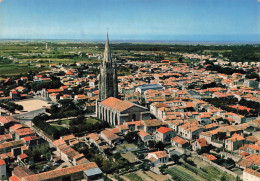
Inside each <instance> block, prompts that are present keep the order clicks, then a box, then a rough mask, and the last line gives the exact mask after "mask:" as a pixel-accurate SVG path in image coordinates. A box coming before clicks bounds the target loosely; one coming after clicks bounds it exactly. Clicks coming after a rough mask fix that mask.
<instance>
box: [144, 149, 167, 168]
mask: <svg viewBox="0 0 260 181" xmlns="http://www.w3.org/2000/svg"><path fill="white" fill-rule="evenodd" d="M147 158H148V160H150V162H152V164H153V165H157V164H161V163H167V162H168V161H169V155H168V154H167V153H166V152H165V151H156V152H152V153H148V156H147Z"/></svg>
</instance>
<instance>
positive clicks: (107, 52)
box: [103, 33, 112, 63]
mask: <svg viewBox="0 0 260 181" xmlns="http://www.w3.org/2000/svg"><path fill="white" fill-rule="evenodd" d="M103 62H104V63H105V62H110V63H112V58H111V52H110V47H109V38H108V33H107V40H106V44H105V51H104V60H103Z"/></svg>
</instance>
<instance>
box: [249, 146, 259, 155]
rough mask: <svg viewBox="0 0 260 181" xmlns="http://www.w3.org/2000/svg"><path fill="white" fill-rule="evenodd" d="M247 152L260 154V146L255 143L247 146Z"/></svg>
mask: <svg viewBox="0 0 260 181" xmlns="http://www.w3.org/2000/svg"><path fill="white" fill-rule="evenodd" d="M247 153H249V154H256V155H259V156H260V146H259V145H256V144H253V145H248V146H247Z"/></svg>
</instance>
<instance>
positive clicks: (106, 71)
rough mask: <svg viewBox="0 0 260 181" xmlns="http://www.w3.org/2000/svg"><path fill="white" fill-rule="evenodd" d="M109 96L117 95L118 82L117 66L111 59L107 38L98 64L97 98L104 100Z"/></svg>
mask: <svg viewBox="0 0 260 181" xmlns="http://www.w3.org/2000/svg"><path fill="white" fill-rule="evenodd" d="M109 97H118V83H117V66H116V64H115V63H114V62H113V61H112V58H111V52H110V47H109V38H108V34H107V40H106V44H105V50H104V58H103V62H102V63H101V65H100V75H99V99H100V100H104V99H107V98H109Z"/></svg>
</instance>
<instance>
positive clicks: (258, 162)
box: [237, 154, 260, 169]
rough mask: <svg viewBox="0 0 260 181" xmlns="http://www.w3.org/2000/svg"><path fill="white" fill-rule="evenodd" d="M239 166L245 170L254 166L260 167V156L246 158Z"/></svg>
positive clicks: (252, 155)
mask: <svg viewBox="0 0 260 181" xmlns="http://www.w3.org/2000/svg"><path fill="white" fill-rule="evenodd" d="M237 165H238V166H239V167H241V168H243V169H246V168H249V167H252V166H257V167H259V166H260V157H259V156H258V155H255V154H251V155H248V156H245V157H244V158H242V160H241V161H239V162H238V163H237Z"/></svg>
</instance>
